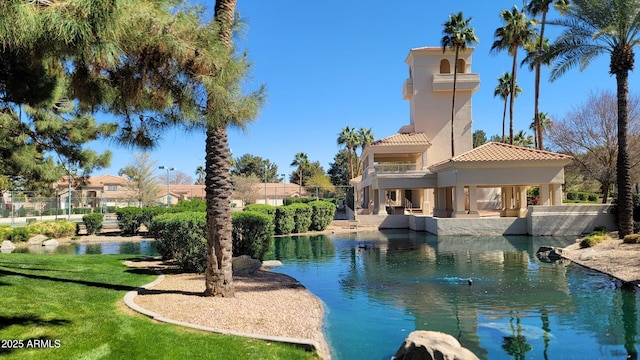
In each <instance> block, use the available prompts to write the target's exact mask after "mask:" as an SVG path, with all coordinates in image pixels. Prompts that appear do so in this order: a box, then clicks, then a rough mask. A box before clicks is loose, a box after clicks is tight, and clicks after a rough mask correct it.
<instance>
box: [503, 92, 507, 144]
mask: <svg viewBox="0 0 640 360" xmlns="http://www.w3.org/2000/svg"><path fill="white" fill-rule="evenodd" d="M508 96H509V95H507V97H508ZM507 97H505V98H504V107H503V109H502V142H504V140H505V139H504V123H505V120H506V119H507Z"/></svg>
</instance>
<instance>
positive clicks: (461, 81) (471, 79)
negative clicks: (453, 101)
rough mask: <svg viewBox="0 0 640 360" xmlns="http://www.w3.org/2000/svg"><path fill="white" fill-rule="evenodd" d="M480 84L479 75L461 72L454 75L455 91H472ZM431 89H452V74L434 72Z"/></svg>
mask: <svg viewBox="0 0 640 360" xmlns="http://www.w3.org/2000/svg"><path fill="white" fill-rule="evenodd" d="M479 86H480V75H479V74H470V73H462V74H458V76H457V77H456V92H458V91H469V92H471V93H474V92H476V91H477V90H478V87H479ZM433 91H436V92H441V91H448V92H451V91H453V74H434V75H433Z"/></svg>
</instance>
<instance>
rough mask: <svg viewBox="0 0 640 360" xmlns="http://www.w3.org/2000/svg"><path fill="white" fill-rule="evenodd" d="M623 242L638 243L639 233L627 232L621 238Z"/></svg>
mask: <svg viewBox="0 0 640 360" xmlns="http://www.w3.org/2000/svg"><path fill="white" fill-rule="evenodd" d="M622 242H623V243H625V244H640V234H629V235H627V236H625V237H624V239H622Z"/></svg>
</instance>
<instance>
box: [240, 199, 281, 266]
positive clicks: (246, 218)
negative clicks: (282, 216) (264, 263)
mask: <svg viewBox="0 0 640 360" xmlns="http://www.w3.org/2000/svg"><path fill="white" fill-rule="evenodd" d="M231 217H232V219H233V220H232V221H233V231H232V234H233V256H240V255H249V256H251V257H252V258H256V259H260V260H262V259H263V258H264V255H265V254H266V253H267V252H268V251H269V248H270V247H271V244H272V241H273V228H274V226H273V219H272V218H271V217H270V216H269V215H267V214H264V213H261V212H258V211H238V212H234V213H232V214H231Z"/></svg>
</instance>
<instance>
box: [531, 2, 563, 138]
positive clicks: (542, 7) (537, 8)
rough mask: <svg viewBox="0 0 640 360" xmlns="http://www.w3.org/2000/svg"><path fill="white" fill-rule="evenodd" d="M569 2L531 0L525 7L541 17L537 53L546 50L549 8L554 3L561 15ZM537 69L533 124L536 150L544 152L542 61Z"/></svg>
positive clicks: (537, 65) (534, 64) (537, 63)
mask: <svg viewBox="0 0 640 360" xmlns="http://www.w3.org/2000/svg"><path fill="white" fill-rule="evenodd" d="M569 2H570V1H569V0H531V1H530V2H529V3H528V4H527V5H526V6H525V10H526V11H527V12H528V13H529V14H530V15H531V16H534V17H535V16H538V15H540V18H541V19H540V36H539V37H538V42H537V48H536V50H537V51H540V52H541V51H542V50H543V48H544V44H545V40H546V39H545V38H544V30H545V25H546V23H547V13H548V12H549V6H550V5H551V4H552V3H553V4H554V7H555V8H556V9H558V10H559V11H560V12H561V13H563V12H564V10H565V9H566V8H567V6H568V5H569ZM532 65H533V66H534V67H535V71H536V73H535V85H534V86H535V88H534V98H535V101H534V110H533V111H534V116H533V122H534V124H535V125H534V134H535V138H536V148H537V149H540V150H542V132H541V131H540V118H539V115H540V109H539V103H540V67H541V65H542V64H541V62H540V61H535V62H534V63H533V64H532Z"/></svg>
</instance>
